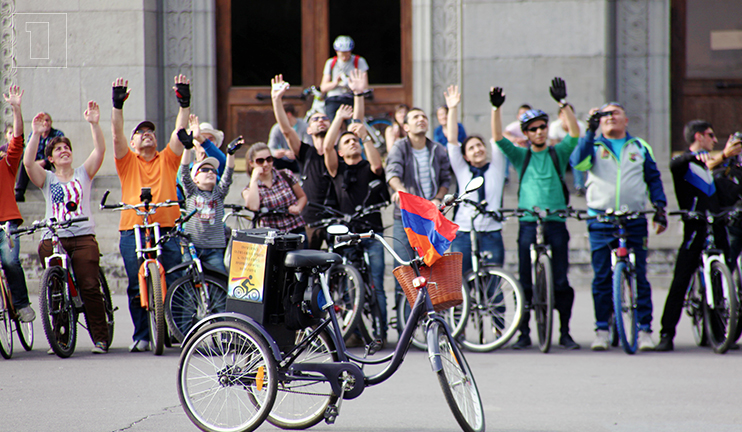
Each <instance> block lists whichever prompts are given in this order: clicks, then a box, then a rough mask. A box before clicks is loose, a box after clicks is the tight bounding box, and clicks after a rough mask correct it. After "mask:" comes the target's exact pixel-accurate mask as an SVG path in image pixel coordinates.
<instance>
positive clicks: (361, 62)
mask: <svg viewBox="0 0 742 432" xmlns="http://www.w3.org/2000/svg"><path fill="white" fill-rule="evenodd" d="M355 57H356V55H355V54H351V55H350V60H349V61H347V62H344V61H342V60H340V58H338V59H337V62H336V63H335V67H334V68H332V75H330V66H331V65H332V59H333V57H331V58H329V59H327V61H326V62H325V68H324V69H323V71H322V75H330V78H331V79H332V81H335V78H336V77H337V76H338V75H342V76H343V77H341V78H340V84H339V85H338V86H337V87H335V88H334V89H332V90H330V91H328V92H327V96H328V97H332V96H343V95H346V94H353V92H352V91H351V90H350V87H348V76H350V73H351V72H352V71H353V69H355V65H354V61H355V60H354V59H355ZM358 70H360V71H367V70H368V63H366V59H365V58H363V57H361V56H358Z"/></svg>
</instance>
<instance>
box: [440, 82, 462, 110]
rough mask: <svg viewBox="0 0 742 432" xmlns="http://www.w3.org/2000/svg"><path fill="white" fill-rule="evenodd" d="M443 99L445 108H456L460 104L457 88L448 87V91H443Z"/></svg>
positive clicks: (453, 86) (455, 86) (454, 86)
mask: <svg viewBox="0 0 742 432" xmlns="http://www.w3.org/2000/svg"><path fill="white" fill-rule="evenodd" d="M443 97H444V98H445V99H446V106H448V107H449V108H453V107H455V106H458V105H459V102H461V93H459V86H457V85H450V86H448V90H445V91H443Z"/></svg>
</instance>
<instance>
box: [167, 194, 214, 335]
mask: <svg viewBox="0 0 742 432" xmlns="http://www.w3.org/2000/svg"><path fill="white" fill-rule="evenodd" d="M196 211H197V210H195V209H194V210H193V211H191V212H190V213H189V214H188V215H187V216H186V217H180V218H178V220H176V221H175V225H176V229H173V230H171V231H170V232H168V233H166V234H165V235H164V236H163V241H167V239H168V238H171V237H179V238H181V239H183V240H185V242H186V245H185V249H186V250H187V253H188V256H190V258H191V259H190V261H185V262H183V263H181V264H178V265H176V266H175V267H173V268H171V269H170V270H168V273H174V272H180V271H181V270H185V273H184V274H183V276H182V277H180V278H179V279H177V280H176V281H175V282H173V283H172V285H170V286H169V287H168V289H167V294H166V295H165V304H164V310H165V320H166V321H167V325H168V328H169V329H170V333H171V334H172V336H173V337H174V338H175V339H177V340H178V342H181V341H182V340H183V339H184V338H185V335H186V334H187V333H188V330H190V328H191V327H192V326H193V325H194V324H195V323H197V322H198V321H200V320H201V319H202V318H204V317H206V316H208V315H211V314H214V313H219V312H224V310H225V308H226V305H227V274H226V273H224V272H223V271H221V270H219V269H216V268H214V267H211V266H210V265H209V264H208V263H204V262H201V259H200V258H199V257H198V254H197V253H196V247H195V246H194V244H193V241H192V240H191V236H190V235H189V234H187V233H185V232H184V231H183V226H184V225H185V223H186V222H188V220H190V218H191V217H193V215H194V214H196Z"/></svg>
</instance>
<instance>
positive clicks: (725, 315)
mask: <svg viewBox="0 0 742 432" xmlns="http://www.w3.org/2000/svg"><path fill="white" fill-rule="evenodd" d="M711 291H712V293H713V296H714V300H713V305H711V306H710V305H709V304H708V301H704V302H703V312H704V316H705V318H706V332H707V334H708V338H709V342H711V347H713V349H714V352H715V353H717V354H724V353H725V352H727V350H728V349H729V347H730V346H731V345H732V344H733V343H734V342H735V337H736V336H737V333H736V332H737V329H736V327H737V314H738V313H739V310H738V306H737V290H736V289H735V286H734V284H733V283H732V275H731V274H730V273H729V269H728V268H727V266H726V265H725V264H723V263H721V262H719V261H713V262H712V263H711Z"/></svg>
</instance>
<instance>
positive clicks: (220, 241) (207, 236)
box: [180, 165, 234, 249]
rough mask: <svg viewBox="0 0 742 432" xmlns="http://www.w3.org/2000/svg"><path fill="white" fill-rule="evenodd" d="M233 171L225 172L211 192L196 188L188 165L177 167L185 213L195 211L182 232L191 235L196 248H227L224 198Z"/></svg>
mask: <svg viewBox="0 0 742 432" xmlns="http://www.w3.org/2000/svg"><path fill="white" fill-rule="evenodd" d="M233 173H234V168H229V167H227V169H225V170H224V174H223V175H222V178H221V180H219V183H218V184H216V185H215V186H214V190H210V191H205V190H201V189H199V188H198V186H196V183H195V182H194V181H193V178H192V177H191V170H190V169H188V167H187V166H185V165H181V166H180V181H181V182H182V183H183V189H185V194H186V211H187V212H188V213H190V212H192V211H193V209H196V214H195V215H193V217H191V218H190V219H189V220H188V222H186V224H185V232H186V233H187V234H189V235H190V236H191V240H192V241H193V244H194V245H195V246H196V247H197V248H199V249H220V248H225V247H227V240H226V238H225V237H224V223H223V222H222V220H223V219H224V197H225V196H227V194H228V193H229V187H230V186H231V185H232V174H233Z"/></svg>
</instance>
